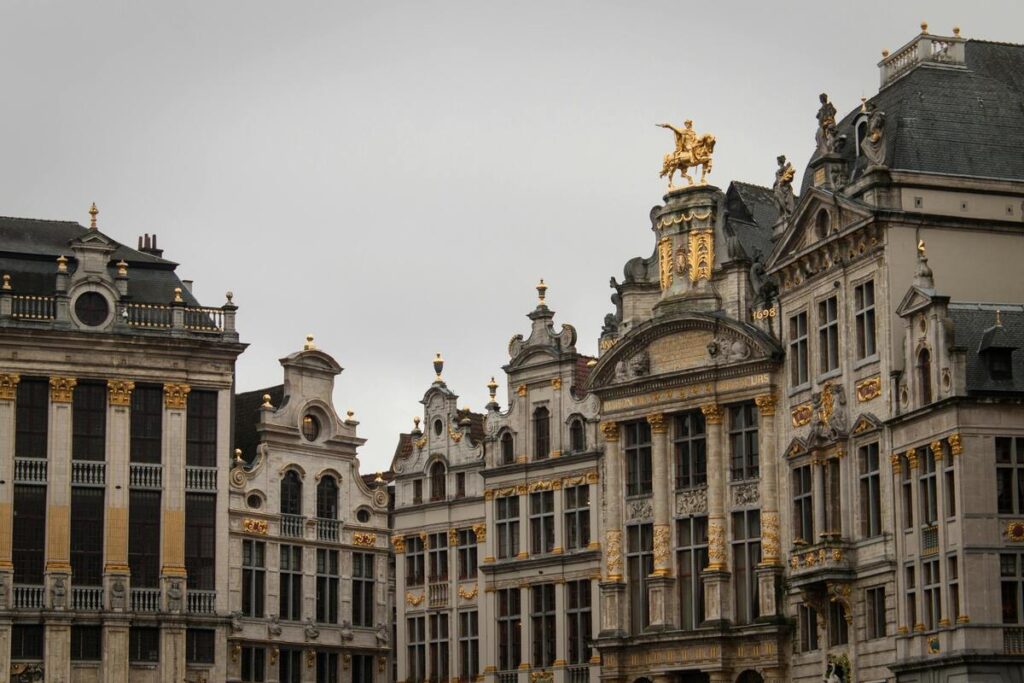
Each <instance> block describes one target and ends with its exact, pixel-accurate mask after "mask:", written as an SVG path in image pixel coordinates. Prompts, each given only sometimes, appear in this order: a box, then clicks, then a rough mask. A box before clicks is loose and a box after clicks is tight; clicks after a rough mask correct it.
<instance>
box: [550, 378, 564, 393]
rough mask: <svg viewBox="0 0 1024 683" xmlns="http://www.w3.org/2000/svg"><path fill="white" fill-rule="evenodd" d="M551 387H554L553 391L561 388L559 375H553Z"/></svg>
mask: <svg viewBox="0 0 1024 683" xmlns="http://www.w3.org/2000/svg"><path fill="white" fill-rule="evenodd" d="M551 388H552V389H554V390H555V391H558V390H559V389H561V388H562V378H561V377H555V378H554V379H553V380H551Z"/></svg>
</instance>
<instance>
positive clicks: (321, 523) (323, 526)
mask: <svg viewBox="0 0 1024 683" xmlns="http://www.w3.org/2000/svg"><path fill="white" fill-rule="evenodd" d="M340 533H341V522H339V521H338V520H336V519H326V518H324V517H317V518H316V538H317V540H318V541H333V542H334V543H337V542H338V538H339V537H340Z"/></svg>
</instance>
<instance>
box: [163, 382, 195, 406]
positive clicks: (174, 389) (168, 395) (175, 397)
mask: <svg viewBox="0 0 1024 683" xmlns="http://www.w3.org/2000/svg"><path fill="white" fill-rule="evenodd" d="M190 391H192V387H190V386H189V385H187V384H165V385H164V407H165V408H169V409H171V410H184V409H185V404H186V403H187V402H188V394H189V392H190Z"/></svg>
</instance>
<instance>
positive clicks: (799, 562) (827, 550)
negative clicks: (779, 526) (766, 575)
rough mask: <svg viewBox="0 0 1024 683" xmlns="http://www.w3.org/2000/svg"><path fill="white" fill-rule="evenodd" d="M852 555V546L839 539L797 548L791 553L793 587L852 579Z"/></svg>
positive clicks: (828, 539)
mask: <svg viewBox="0 0 1024 683" xmlns="http://www.w3.org/2000/svg"><path fill="white" fill-rule="evenodd" d="M850 554H851V550H850V544H849V543H847V542H846V541H843V540H840V539H838V538H827V539H824V540H822V541H820V542H818V543H815V544H813V545H801V546H795V547H794V548H793V549H792V550H791V551H790V553H789V568H790V575H791V576H792V583H793V585H794V586H800V585H806V584H809V583H814V582H816V581H826V580H842V579H848V578H850V576H851V574H852V572H853V570H852V569H851V566H852V558H851V557H850Z"/></svg>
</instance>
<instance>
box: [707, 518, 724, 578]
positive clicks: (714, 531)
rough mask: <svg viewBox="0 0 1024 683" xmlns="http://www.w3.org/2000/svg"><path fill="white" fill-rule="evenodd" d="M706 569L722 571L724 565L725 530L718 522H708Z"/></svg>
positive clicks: (715, 520)
mask: <svg viewBox="0 0 1024 683" xmlns="http://www.w3.org/2000/svg"><path fill="white" fill-rule="evenodd" d="M708 560H709V563H708V569H711V570H719V571H721V570H724V569H725V567H726V564H725V529H724V528H723V527H722V522H721V521H720V520H717V519H714V520H711V521H710V522H708Z"/></svg>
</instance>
